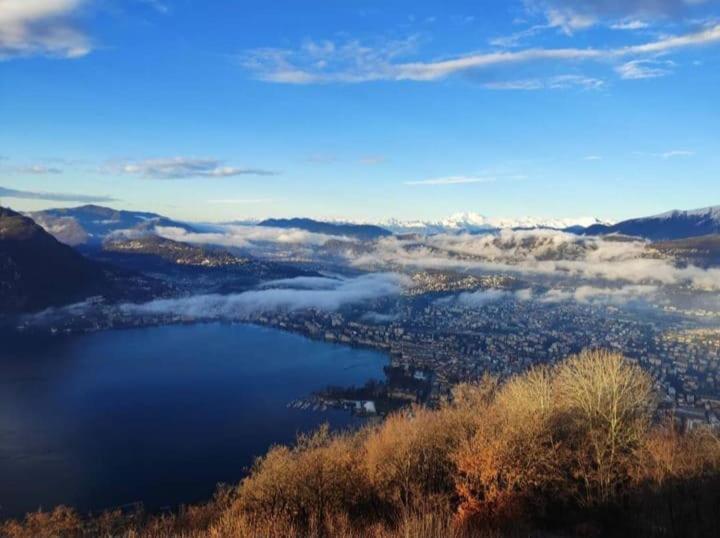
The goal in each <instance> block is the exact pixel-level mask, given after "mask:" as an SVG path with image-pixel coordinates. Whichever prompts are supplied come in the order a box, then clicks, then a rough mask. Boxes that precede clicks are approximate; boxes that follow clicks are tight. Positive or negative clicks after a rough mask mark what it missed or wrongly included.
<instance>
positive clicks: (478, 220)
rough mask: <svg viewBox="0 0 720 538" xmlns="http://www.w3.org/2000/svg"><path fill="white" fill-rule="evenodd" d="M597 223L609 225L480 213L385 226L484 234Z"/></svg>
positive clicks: (397, 229)
mask: <svg viewBox="0 0 720 538" xmlns="http://www.w3.org/2000/svg"><path fill="white" fill-rule="evenodd" d="M594 224H607V222H603V221H601V220H599V219H597V218H595V217H579V218H543V217H520V218H503V217H486V216H484V215H481V214H479V213H474V212H463V213H454V214H452V215H450V216H449V217H447V218H444V219H440V220H436V221H431V220H415V221H401V220H398V219H389V220H387V221H385V222H383V223H381V225H382V226H384V227H385V228H388V229H390V230H392V231H394V232H425V233H439V232H444V231H461V230H466V231H470V232H480V231H488V230H497V229H506V228H554V229H559V230H562V229H565V228H570V227H573V226H582V227H587V226H592V225H594Z"/></svg>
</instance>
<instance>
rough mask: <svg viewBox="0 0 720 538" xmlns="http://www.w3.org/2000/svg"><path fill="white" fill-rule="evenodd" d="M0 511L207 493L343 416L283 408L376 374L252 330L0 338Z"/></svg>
mask: <svg viewBox="0 0 720 538" xmlns="http://www.w3.org/2000/svg"><path fill="white" fill-rule="evenodd" d="M2 343H3V345H2V348H1V349H0V477H2V479H1V480H0V517H6V516H12V515H19V514H22V513H24V512H26V511H30V510H35V509H37V508H38V507H43V508H50V507H53V506H55V505H57V504H60V503H64V504H69V505H72V506H75V507H77V508H78V509H80V510H82V511H86V510H97V509H101V508H109V507H114V506H118V505H123V504H125V503H133V502H143V503H144V504H145V506H146V507H147V508H149V509H153V510H155V509H159V508H162V507H165V506H173V505H177V504H179V503H181V502H182V503H188V502H193V501H200V500H203V499H207V498H209V497H210V495H211V494H212V492H213V491H214V488H215V485H216V484H217V483H220V482H225V483H236V482H238V481H239V480H240V479H241V478H242V476H243V472H244V470H245V468H246V467H247V466H249V465H250V464H251V463H252V461H253V458H254V457H255V456H257V455H261V454H263V453H264V452H265V451H266V450H267V448H268V447H269V446H270V445H271V444H274V443H280V442H291V441H293V440H294V438H295V436H296V433H297V432H299V431H308V430H313V429H315V428H316V427H318V426H319V425H320V424H322V423H323V422H329V423H330V425H331V426H332V427H335V428H341V427H346V426H350V425H351V424H353V423H357V421H359V420H360V419H356V418H353V417H352V416H351V415H350V414H349V413H346V412H343V411H332V410H328V411H326V412H323V413H315V412H312V411H310V410H300V409H292V408H291V409H288V408H287V407H286V406H287V404H288V403H289V402H291V401H293V400H295V399H297V398H303V397H305V396H307V395H309V394H310V393H312V392H313V391H316V390H319V389H322V388H324V387H325V386H327V385H333V384H335V385H362V384H364V383H365V382H366V381H367V380H369V379H379V378H381V377H382V375H383V366H384V365H385V364H386V362H387V361H386V358H385V357H384V356H383V355H382V354H380V353H376V352H373V351H367V350H361V349H356V348H351V347H345V346H340V345H334V344H328V343H322V342H314V341H311V340H308V339H306V338H304V337H301V336H297V335H293V334H289V333H285V332H282V331H278V330H274V329H268V328H260V327H255V326H251V325H229V324H202V325H191V326H186V325H185V326H172V327H156V328H146V329H133V330H118V331H104V332H98V333H93V334H86V335H73V336H54V337H51V336H46V337H43V336H40V337H38V336H37V335H33V336H29V335H3V336H2Z"/></svg>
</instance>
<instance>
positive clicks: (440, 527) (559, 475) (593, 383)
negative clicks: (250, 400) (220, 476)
mask: <svg viewBox="0 0 720 538" xmlns="http://www.w3.org/2000/svg"><path fill="white" fill-rule="evenodd" d="M718 507H720V438H719V437H718V435H717V433H716V432H713V431H711V430H709V429H695V430H692V431H688V432H684V431H680V429H679V428H678V427H677V425H676V423H675V421H674V420H673V418H672V417H658V414H657V407H656V401H655V395H654V393H653V384H652V381H651V379H650V378H649V376H648V375H647V374H646V373H644V372H643V371H642V370H641V369H640V368H639V367H637V366H636V365H634V364H633V363H631V362H629V361H627V360H626V359H624V358H623V357H621V356H619V355H616V354H611V353H607V352H602V351H592V352H585V353H582V354H580V355H578V356H574V357H570V358H569V359H567V360H566V361H564V362H563V363H560V364H559V365H557V366H554V367H539V368H536V369H534V370H532V371H530V372H528V373H527V374H525V375H522V376H518V377H515V378H512V379H510V380H509V381H507V382H505V383H499V382H498V381H497V380H496V379H494V378H491V377H486V378H484V379H483V380H482V381H481V382H479V383H476V384H465V385H460V386H458V387H456V388H455V390H454V393H453V397H452V399H451V401H449V402H448V403H447V404H445V405H443V406H442V407H441V408H440V409H437V410H430V409H425V408H420V407H416V408H412V409H408V410H406V411H403V412H401V413H399V414H395V415H392V416H390V417H389V418H388V419H387V420H385V421H384V422H382V423H380V424H377V425H370V426H367V427H365V428H363V429H361V430H359V431H354V432H346V433H339V434H332V433H330V432H328V431H327V429H321V430H320V431H318V432H316V433H314V434H312V435H309V436H303V437H300V438H299V439H298V441H297V443H296V445H295V446H277V447H274V448H272V449H271V450H270V451H269V452H268V453H267V454H266V455H265V456H264V457H262V458H259V459H258V460H257V461H256V463H255V465H254V467H253V469H252V470H251V471H250V473H249V474H248V476H247V478H246V479H245V480H244V481H243V482H242V483H241V484H239V485H238V486H234V487H221V488H219V489H218V492H217V494H216V496H215V498H214V499H212V500H211V501H209V502H208V503H207V504H205V505H200V506H189V507H185V508H183V509H181V510H180V511H178V512H177V513H176V514H173V515H164V516H157V515H144V514H142V513H122V512H111V513H106V514H102V515H99V516H96V517H89V518H81V517H79V516H78V515H77V514H76V513H75V512H74V511H73V510H71V509H68V508H62V507H61V508H57V509H56V510H55V511H53V512H47V513H43V512H38V513H33V514H29V515H27V516H26V518H25V519H24V520H23V521H12V522H6V523H5V524H4V526H0V534H1V535H3V536H8V537H12V538H20V537H26V536H62V537H75V536H134V537H146V536H147V537H155V536H157V537H169V536H188V537H196V536H198V537H199V536H216V537H224V536H228V537H261V536H262V537H278V538H279V537H288V536H297V537H300V536H313V537H325V536H327V537H343V538H344V537H351V536H371V537H388V538H389V537H395V536H397V537H400V536H403V537H428V538H429V537H435V536H444V537H458V538H459V537H470V536H481V537H482V536H527V535H531V534H533V535H536V536H628V535H631V536H672V537H680V536H682V537H685V536H689V537H701V536H718V535H720V511H718Z"/></svg>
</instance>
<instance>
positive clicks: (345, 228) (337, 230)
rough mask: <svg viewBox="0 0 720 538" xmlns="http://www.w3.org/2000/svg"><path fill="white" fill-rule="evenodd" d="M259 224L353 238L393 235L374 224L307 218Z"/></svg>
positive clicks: (367, 238) (377, 237)
mask: <svg viewBox="0 0 720 538" xmlns="http://www.w3.org/2000/svg"><path fill="white" fill-rule="evenodd" d="M258 226H266V227H271V228H295V229H298V230H305V231H306V232H312V233H319V234H325V235H333V236H344V237H352V238H353V239H361V240H373V239H379V238H381V237H387V236H389V235H392V232H391V231H390V230H386V229H385V228H382V227H380V226H375V225H373V224H351V223H336V222H324V221H319V220H313V219H307V218H292V219H266V220H263V221H261V222H259V223H258Z"/></svg>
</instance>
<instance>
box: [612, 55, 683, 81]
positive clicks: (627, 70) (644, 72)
mask: <svg viewBox="0 0 720 538" xmlns="http://www.w3.org/2000/svg"><path fill="white" fill-rule="evenodd" d="M674 65H675V63H674V62H671V61H669V60H631V61H629V62H626V63H624V64H621V65H619V66H617V67H616V68H615V71H616V72H617V73H618V74H619V75H620V78H623V79H627V80H639V79H644V78H658V77H664V76H667V75H670V74H672V72H673V71H672V67H674Z"/></svg>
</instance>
